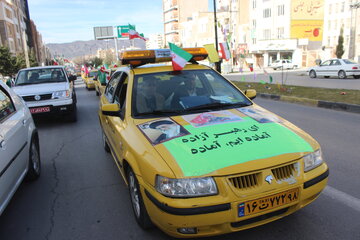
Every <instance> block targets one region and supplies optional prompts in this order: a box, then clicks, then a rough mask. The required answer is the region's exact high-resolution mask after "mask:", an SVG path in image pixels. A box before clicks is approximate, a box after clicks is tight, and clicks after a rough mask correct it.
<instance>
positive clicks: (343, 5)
mask: <svg viewBox="0 0 360 240" xmlns="http://www.w3.org/2000/svg"><path fill="white" fill-rule="evenodd" d="M344 10H345V2H342V3H341V12H344Z"/></svg>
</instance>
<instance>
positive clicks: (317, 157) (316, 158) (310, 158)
mask: <svg viewBox="0 0 360 240" xmlns="http://www.w3.org/2000/svg"><path fill="white" fill-rule="evenodd" d="M303 159H304V172H307V171H310V170H312V169H314V168H316V167H317V166H319V165H320V164H322V163H323V161H324V160H323V157H322V153H321V150H320V149H319V150H316V151H315V152H312V153H310V154H308V155H306V156H304V157H303Z"/></svg>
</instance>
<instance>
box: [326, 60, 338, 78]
mask: <svg viewBox="0 0 360 240" xmlns="http://www.w3.org/2000/svg"><path fill="white" fill-rule="evenodd" d="M340 68H341V63H340V61H339V60H337V59H334V60H332V61H331V63H330V65H329V67H328V72H329V74H328V75H326V76H337V75H338V72H339V70H340Z"/></svg>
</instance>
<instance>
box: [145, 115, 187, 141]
mask: <svg viewBox="0 0 360 240" xmlns="http://www.w3.org/2000/svg"><path fill="white" fill-rule="evenodd" d="M138 127H139V129H140V130H141V132H142V133H143V134H144V135H145V137H146V138H147V139H148V140H149V141H150V142H151V144H152V145H156V144H159V143H163V142H166V141H169V140H171V139H174V138H177V137H182V136H185V135H188V134H190V133H189V132H188V131H187V130H186V129H185V128H184V127H182V126H181V125H180V124H178V123H177V122H175V121H174V120H172V119H171V118H162V119H157V120H155V121H151V122H146V123H143V124H140V125H138Z"/></svg>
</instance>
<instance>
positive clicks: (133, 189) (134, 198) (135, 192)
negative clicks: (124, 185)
mask: <svg viewBox="0 0 360 240" xmlns="http://www.w3.org/2000/svg"><path fill="white" fill-rule="evenodd" d="M129 187H130V196H131V203H132V205H133V208H134V211H135V214H136V217H137V218H139V217H140V202H139V189H138V188H137V186H136V183H135V176H134V174H133V173H132V172H130V174H129Z"/></svg>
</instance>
